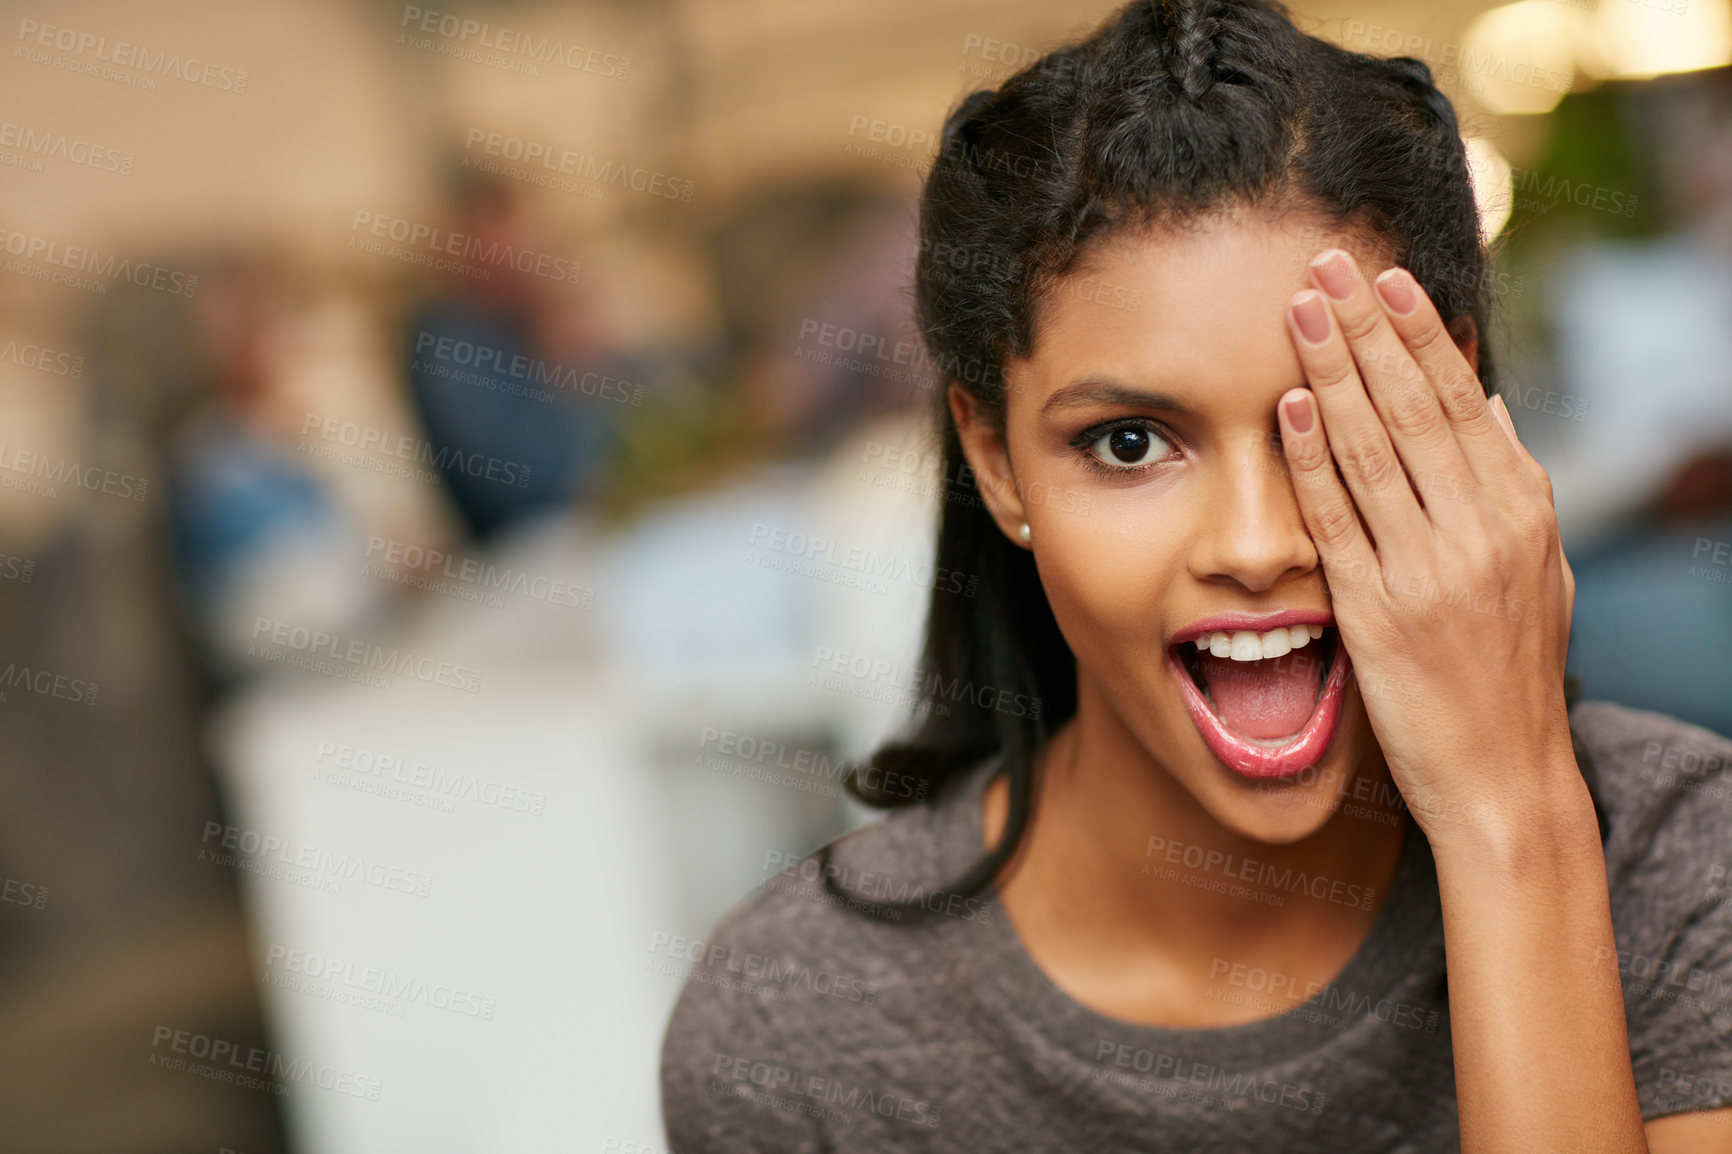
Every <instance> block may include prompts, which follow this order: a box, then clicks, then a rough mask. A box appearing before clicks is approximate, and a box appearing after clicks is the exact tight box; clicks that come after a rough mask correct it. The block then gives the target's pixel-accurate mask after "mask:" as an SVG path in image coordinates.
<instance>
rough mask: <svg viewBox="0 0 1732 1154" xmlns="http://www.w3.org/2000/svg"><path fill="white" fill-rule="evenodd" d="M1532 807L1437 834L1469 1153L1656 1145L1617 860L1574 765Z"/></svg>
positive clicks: (1642, 1149) (1615, 1152)
mask: <svg viewBox="0 0 1732 1154" xmlns="http://www.w3.org/2000/svg"><path fill="white" fill-rule="evenodd" d="M1567 768H1568V775H1567V777H1566V776H1565V775H1564V773H1563V770H1562V769H1560V771H1559V773H1558V774H1557V775H1556V780H1559V781H1560V782H1565V783H1572V782H1573V785H1572V784H1563V785H1560V786H1559V787H1558V788H1557V789H1556V790H1554V791H1553V792H1554V793H1555V794H1556V796H1555V797H1553V798H1550V799H1548V800H1546V801H1544V802H1542V803H1536V804H1535V805H1534V806H1533V807H1532V809H1531V811H1530V812H1527V813H1524V814H1523V815H1521V818H1520V819H1519V820H1512V821H1509V822H1507V823H1500V824H1495V825H1494V824H1492V823H1484V822H1481V823H1463V824H1462V825H1461V826H1460V827H1458V828H1455V829H1451V830H1449V831H1447V832H1444V833H1439V834H1435V835H1434V836H1433V838H1432V849H1433V853H1434V855H1435V857H1436V861H1437V876H1438V887H1439V891H1440V894H1441V897H1442V903H1443V923H1444V948H1445V953H1446V955H1447V959H1448V972H1449V1006H1450V1024H1451V1034H1452V1038H1453V1042H1454V1047H1455V1083H1456V1095H1457V1099H1458V1102H1459V1108H1460V1117H1461V1139H1462V1142H1461V1149H1462V1151H1463V1154H1505V1152H1509V1154H1515V1152H1517V1151H1520V1152H1521V1154H1543V1152H1552V1151H1556V1152H1558V1154H1564V1152H1568V1151H1581V1150H1593V1151H1596V1152H1604V1154H1625V1152H1628V1154H1646V1152H1647V1149H1648V1147H1647V1143H1646V1141H1645V1139H1644V1138H1643V1133H1642V1120H1641V1114H1640V1111H1639V1109H1638V1106H1637V1102H1636V1087H1635V1080H1634V1076H1633V1075H1632V1073H1631V1069H1630V1055H1629V1043H1628V1039H1627V1035H1626V1031H1625V1024H1624V1003H1623V994H1622V990H1621V987H1620V985H1619V981H1618V971H1617V968H1616V961H1615V947H1614V941H1613V935H1612V917H1611V909H1610V904H1609V900H1608V896H1607V889H1606V872H1605V859H1604V856H1603V850H1602V847H1601V844H1600V840H1599V833H1598V829H1597V827H1596V825H1595V822H1594V815H1593V809H1592V804H1591V802H1590V801H1589V799H1588V795H1587V790H1586V787H1585V786H1583V785H1582V783H1581V778H1580V775H1579V773H1578V772H1577V771H1576V769H1575V766H1574V765H1573V764H1572V765H1570V766H1568V767H1567Z"/></svg>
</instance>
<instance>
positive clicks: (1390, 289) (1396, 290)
mask: <svg viewBox="0 0 1732 1154" xmlns="http://www.w3.org/2000/svg"><path fill="white" fill-rule="evenodd" d="M1374 283H1375V284H1376V286H1377V295H1378V296H1380V297H1382V298H1383V303H1384V304H1386V305H1388V306H1389V311H1390V312H1392V313H1394V314H1395V315H1396V316H1398V317H1404V316H1406V315H1407V314H1408V313H1410V312H1412V311H1413V310H1414V309H1415V308H1416V307H1418V305H1419V301H1417V300H1416V299H1415V298H1414V295H1413V288H1414V284H1413V275H1412V274H1411V273H1409V272H1408V271H1407V270H1406V269H1404V268H1390V269H1384V270H1383V272H1381V273H1380V274H1378V277H1377V280H1376V281H1375V282H1374Z"/></svg>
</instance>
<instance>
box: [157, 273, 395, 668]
mask: <svg viewBox="0 0 1732 1154" xmlns="http://www.w3.org/2000/svg"><path fill="white" fill-rule="evenodd" d="M281 293H282V290H281V287H280V286H279V285H278V284H277V283H276V281H275V280H274V278H273V276H272V274H271V272H270V270H269V268H268V266H267V265H266V264H264V263H262V262H259V261H256V260H251V259H243V258H229V259H226V260H222V261H218V262H216V263H215V264H214V265H213V267H212V268H211V270H210V272H209V273H207V274H206V276H205V291H204V293H203V294H202V296H201V297H200V298H199V299H198V300H197V306H198V307H197V311H196V316H197V319H198V322H199V334H200V336H201V338H202V340H201V342H200V347H201V348H204V349H206V350H208V364H209V372H210V381H211V387H210V389H209V390H208V392H205V393H203V394H201V395H200V396H199V397H198V398H197V399H196V400H195V401H194V402H193V403H192V404H190V405H189V406H188V408H187V411H186V412H185V414H184V415H183V416H182V417H181V418H180V419H179V421H178V422H177V425H176V429H175V433H174V437H173V440H172V443H171V458H170V460H171V473H170V493H169V496H170V501H169V508H170V516H171V525H172V528H173V541H174V546H175V558H176V563H177V565H176V568H177V572H178V574H179V577H180V580H181V585H182V600H183V606H184V610H185V612H186V614H187V615H188V618H189V620H191V621H192V622H193V625H194V628H195V630H196V631H197V633H198V636H199V638H200V642H201V652H202V654H203V655H204V657H205V659H206V662H207V668H208V671H209V675H210V676H211V678H212V682H213V687H226V686H227V685H228V684H229V683H230V682H232V681H233V680H234V679H236V678H237V677H239V676H241V675H242V674H244V673H245V672H247V671H249V670H256V669H258V668H260V667H261V662H260V661H259V660H258V659H256V658H254V657H253V656H251V654H252V652H253V646H254V636H255V633H254V624H255V622H256V621H258V620H259V619H260V618H261V617H267V618H271V619H278V620H288V621H293V622H295V623H297V624H302V625H306V626H307V627H309V628H319V629H324V630H327V631H329V632H332V633H337V632H341V631H343V630H344V629H345V628H347V627H349V626H352V625H354V624H355V623H356V622H358V621H359V620H361V619H362V618H363V617H365V616H366V615H368V614H369V613H370V612H372V611H373V610H375V609H376V608H377V607H378V606H379V604H380V602H381V601H382V595H381V593H380V592H379V587H378V586H377V585H374V584H369V583H368V582H366V581H365V580H364V579H363V578H362V577H361V575H360V571H361V566H360V562H359V559H360V557H361V555H362V553H363V550H364V545H365V535H364V534H363V532H362V531H361V529H360V527H359V526H358V524H357V522H356V518H355V517H354V515H353V514H352V513H351V512H350V511H349V510H348V509H347V508H345V506H344V504H343V502H342V500H341V498H340V496H339V495H338V494H336V493H334V492H332V491H331V490H330V488H329V487H328V486H327V485H326V484H324V483H323V482H322V481H321V479H320V478H319V477H318V476H317V475H316V474H315V473H314V472H313V471H312V470H311V469H310V468H309V467H308V465H307V463H306V461H305V459H304V458H303V457H301V456H300V455H298V454H296V453H295V452H293V451H292V450H291V449H290V448H289V444H290V442H291V439H292V438H293V436H294V435H295V432H296V430H297V428H298V422H297V419H296V414H295V413H293V412H292V411H291V410H292V405H291V403H290V401H289V399H288V398H287V397H286V395H285V391H284V384H283V377H284V372H285V365H284V359H285V348H284V345H285V343H286V341H287V339H288V337H287V331H286V330H287V328H288V324H289V317H288V312H287V306H286V304H285V302H284V301H283V300H282V296H281Z"/></svg>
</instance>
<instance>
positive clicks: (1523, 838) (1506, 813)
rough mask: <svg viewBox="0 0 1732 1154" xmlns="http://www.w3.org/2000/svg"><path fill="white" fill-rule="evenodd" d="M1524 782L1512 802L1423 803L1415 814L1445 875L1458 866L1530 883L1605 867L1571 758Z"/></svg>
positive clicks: (1588, 799) (1584, 785)
mask: <svg viewBox="0 0 1732 1154" xmlns="http://www.w3.org/2000/svg"><path fill="white" fill-rule="evenodd" d="M1523 778H1524V780H1523V784H1522V787H1521V790H1520V792H1519V793H1517V794H1516V795H1515V796H1513V797H1506V798H1498V799H1490V800H1486V801H1482V802H1479V803H1477V804H1457V805H1454V806H1452V807H1439V808H1438V809H1437V810H1434V811H1433V812H1430V813H1428V812H1426V811H1425V809H1424V806H1423V803H1422V804H1421V805H1419V806H1415V807H1414V808H1413V813H1414V819H1415V821H1416V822H1417V824H1418V825H1419V826H1420V828H1421V829H1422V830H1424V831H1425V835H1426V839H1427V841H1429V842H1430V844H1431V849H1432V855H1433V857H1434V859H1435V860H1436V861H1437V864H1438V868H1439V869H1440V870H1442V869H1445V868H1449V867H1454V866H1458V865H1459V866H1460V867H1461V868H1464V869H1469V870H1472V871H1474V872H1476V873H1483V874H1488V875H1497V876H1502V877H1506V878H1532V877H1538V876H1544V875H1545V874H1546V873H1548V872H1552V871H1553V870H1554V869H1559V868H1562V869H1565V870H1575V869H1578V868H1582V866H1583V865H1584V863H1588V862H1591V863H1593V864H1595V865H1596V866H1599V867H1603V865H1604V861H1605V850H1604V847H1603V846H1602V845H1601V842H1600V827H1599V822H1598V820H1597V819H1596V818H1595V816H1594V803H1593V798H1592V797H1591V796H1590V795H1589V793H1588V786H1587V782H1585V781H1583V780H1582V774H1581V770H1580V768H1579V767H1578V766H1577V765H1576V761H1575V758H1574V756H1573V755H1572V756H1570V757H1569V758H1568V759H1567V760H1558V761H1556V762H1554V763H1552V764H1551V765H1550V766H1549V767H1548V768H1547V769H1546V770H1545V771H1544V772H1542V773H1538V774H1535V773H1532V772H1531V770H1530V771H1528V772H1527V773H1524V774H1523Z"/></svg>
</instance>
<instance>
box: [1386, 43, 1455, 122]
mask: <svg viewBox="0 0 1732 1154" xmlns="http://www.w3.org/2000/svg"><path fill="white" fill-rule="evenodd" d="M1383 63H1384V64H1385V65H1387V66H1388V67H1389V70H1390V71H1391V72H1393V73H1395V78H1396V81H1397V83H1399V84H1400V85H1401V86H1402V87H1403V88H1405V89H1407V91H1408V92H1409V93H1411V94H1412V95H1413V96H1414V98H1415V99H1417V100H1418V101H1419V103H1420V104H1421V105H1422V106H1423V107H1424V108H1425V110H1426V111H1427V112H1429V113H1430V114H1431V116H1432V119H1434V120H1436V121H1437V123H1438V127H1439V128H1441V129H1442V130H1443V135H1444V139H1446V140H1450V139H1457V138H1459V137H1460V136H1461V131H1460V129H1459V128H1458V127H1457V125H1456V119H1455V106H1454V105H1453V104H1451V103H1450V102H1449V97H1447V96H1445V95H1444V94H1443V93H1442V91H1440V90H1439V89H1438V87H1437V84H1436V82H1435V81H1434V80H1433V79H1432V77H1431V68H1430V67H1429V66H1428V65H1427V64H1426V63H1425V61H1423V60H1416V59H1415V58H1413V57H1412V56H1391V57H1389V58H1387V59H1385V60H1384V61H1383Z"/></svg>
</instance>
